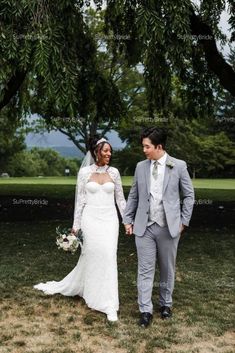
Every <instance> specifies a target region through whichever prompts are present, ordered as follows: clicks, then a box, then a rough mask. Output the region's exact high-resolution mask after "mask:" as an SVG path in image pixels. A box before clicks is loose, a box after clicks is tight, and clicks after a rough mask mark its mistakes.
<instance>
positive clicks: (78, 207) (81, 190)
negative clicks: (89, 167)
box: [73, 168, 86, 231]
mask: <svg viewBox="0 0 235 353" xmlns="http://www.w3.org/2000/svg"><path fill="white" fill-rule="evenodd" d="M84 169H85V168H83V169H81V170H80V171H79V173H78V176H77V185H76V193H75V204H74V217H73V229H74V230H75V231H77V230H79V229H80V228H81V218H82V211H83V208H84V206H85V203H86V191H85V185H86V182H85V181H86V178H85V173H84Z"/></svg>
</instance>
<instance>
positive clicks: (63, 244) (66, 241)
mask: <svg viewBox="0 0 235 353" xmlns="http://www.w3.org/2000/svg"><path fill="white" fill-rule="evenodd" d="M56 234H57V237H56V245H57V247H58V249H63V250H64V251H68V252H71V253H72V254H74V253H75V252H76V251H77V249H78V247H79V246H80V247H81V249H82V245H83V236H82V232H81V230H79V231H78V234H77V235H74V234H72V233H71V229H70V228H69V229H66V228H64V229H60V227H57V228H56Z"/></svg>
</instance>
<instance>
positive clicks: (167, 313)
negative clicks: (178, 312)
mask: <svg viewBox="0 0 235 353" xmlns="http://www.w3.org/2000/svg"><path fill="white" fill-rule="evenodd" d="M160 313H161V318H162V319H163V320H165V319H170V318H171V317H172V311H171V308H170V307H169V306H161V308H160Z"/></svg>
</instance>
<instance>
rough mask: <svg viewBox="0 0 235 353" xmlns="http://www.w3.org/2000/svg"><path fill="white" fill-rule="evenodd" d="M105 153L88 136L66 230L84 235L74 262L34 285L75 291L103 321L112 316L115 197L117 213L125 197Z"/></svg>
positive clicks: (107, 149)
mask: <svg viewBox="0 0 235 353" xmlns="http://www.w3.org/2000/svg"><path fill="white" fill-rule="evenodd" d="M111 155H112V147H111V145H110V143H109V142H108V141H107V140H105V139H104V138H102V139H100V140H98V141H97V139H93V140H91V143H90V151H89V152H88V153H87V156H86V157H85V159H84V162H85V163H83V164H82V166H81V168H80V171H79V173H78V178H77V189H76V198H75V211H74V222H73V229H72V232H73V233H75V234H76V233H77V231H78V230H79V229H81V230H82V232H83V239H84V240H83V250H82V254H81V255H80V258H79V260H78V263H77V265H76V267H75V268H74V269H73V270H72V271H71V272H70V273H69V274H68V275H67V276H66V277H65V278H64V279H62V280H61V281H60V282H56V281H50V282H46V283H39V284H37V285H35V286H34V288H36V289H39V290H42V291H43V292H44V293H46V294H55V293H60V294H63V295H66V296H75V295H79V296H81V297H83V298H84V300H85V301H86V304H87V306H88V307H89V308H91V309H95V310H98V311H101V312H103V313H105V314H106V315H107V319H108V320H109V321H117V320H118V317H117V311H118V309H119V299H118V274H117V242H118V233H119V221H118V216H117V210H116V207H115V201H116V203H117V205H118V208H119V211H120V214H121V216H122V215H123V211H124V209H125V206H126V201H125V199H124V195H123V189H122V184H121V178H120V174H119V171H118V170H117V169H116V168H114V167H111V166H109V162H110V158H111ZM91 156H92V157H93V158H91ZM94 160H95V163H93V164H91V165H89V164H90V162H89V161H94ZM84 164H85V165H87V166H83V165H84Z"/></svg>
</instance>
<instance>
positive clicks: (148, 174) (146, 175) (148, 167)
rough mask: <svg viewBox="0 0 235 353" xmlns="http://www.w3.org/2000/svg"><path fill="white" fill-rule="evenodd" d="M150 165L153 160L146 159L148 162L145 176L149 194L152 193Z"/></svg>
mask: <svg viewBox="0 0 235 353" xmlns="http://www.w3.org/2000/svg"><path fill="white" fill-rule="evenodd" d="M150 166H151V161H150V160H146V164H145V178H146V185H147V192H148V194H149V193H150Z"/></svg>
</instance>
